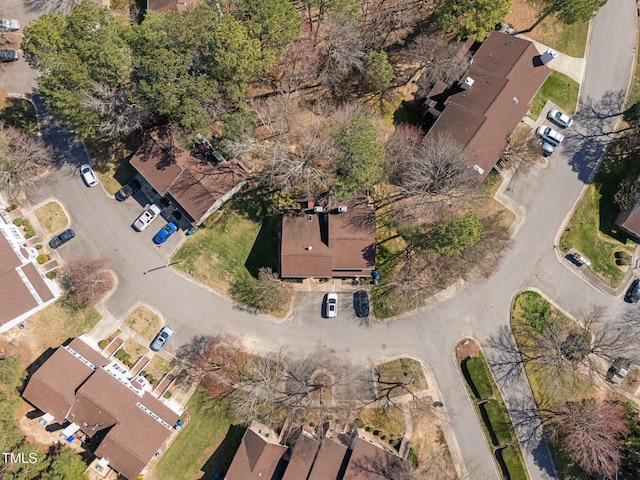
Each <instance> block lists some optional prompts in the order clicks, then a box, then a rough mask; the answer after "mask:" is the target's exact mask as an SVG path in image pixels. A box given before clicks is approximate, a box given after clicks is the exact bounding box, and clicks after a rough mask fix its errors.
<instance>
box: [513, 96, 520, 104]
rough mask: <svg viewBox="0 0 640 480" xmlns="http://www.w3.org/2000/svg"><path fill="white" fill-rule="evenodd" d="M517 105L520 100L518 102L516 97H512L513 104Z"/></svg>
mask: <svg viewBox="0 0 640 480" xmlns="http://www.w3.org/2000/svg"><path fill="white" fill-rule="evenodd" d="M518 103H520V100H518V97H513V104H514V105H518Z"/></svg>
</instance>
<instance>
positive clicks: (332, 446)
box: [309, 437, 347, 480]
mask: <svg viewBox="0 0 640 480" xmlns="http://www.w3.org/2000/svg"><path fill="white" fill-rule="evenodd" d="M346 453H347V447H346V446H344V445H342V444H341V443H338V442H337V441H335V440H334V439H332V438H331V437H324V438H323V439H322V445H320V450H318V455H317V456H316V462H315V463H314V464H313V470H311V475H309V480H335V479H336V478H338V473H339V472H340V468H341V467H342V463H343V461H344V458H345V454H346Z"/></svg>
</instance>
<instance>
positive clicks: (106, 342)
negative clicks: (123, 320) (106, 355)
mask: <svg viewBox="0 0 640 480" xmlns="http://www.w3.org/2000/svg"><path fill="white" fill-rule="evenodd" d="M109 343H110V340H109V339H108V338H105V339H104V340H100V341H99V342H98V347H99V348H100V350H104V349H105V348H107V345H109Z"/></svg>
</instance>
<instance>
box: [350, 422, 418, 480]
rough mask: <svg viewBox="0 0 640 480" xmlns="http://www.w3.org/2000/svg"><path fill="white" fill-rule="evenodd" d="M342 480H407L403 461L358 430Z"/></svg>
mask: <svg viewBox="0 0 640 480" xmlns="http://www.w3.org/2000/svg"><path fill="white" fill-rule="evenodd" d="M351 448H352V450H353V451H352V453H351V458H350V459H349V465H348V466H347V470H346V471H345V473H344V477H342V478H343V480H386V479H389V478H393V479H394V480H408V475H407V473H408V471H407V469H406V465H405V461H404V460H402V459H401V458H400V457H399V456H397V455H396V454H394V453H392V452H390V451H389V450H386V449H383V448H381V446H380V445H378V444H377V442H376V440H375V439H373V438H368V435H367V434H366V433H365V432H364V431H362V430H358V436H357V437H356V438H355V440H354V441H353V443H352V446H351Z"/></svg>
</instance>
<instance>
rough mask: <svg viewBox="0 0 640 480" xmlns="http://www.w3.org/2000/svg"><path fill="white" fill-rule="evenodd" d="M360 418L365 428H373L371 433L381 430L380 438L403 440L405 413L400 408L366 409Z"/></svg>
mask: <svg viewBox="0 0 640 480" xmlns="http://www.w3.org/2000/svg"><path fill="white" fill-rule="evenodd" d="M358 416H359V418H360V419H361V420H362V422H363V423H364V426H365V427H371V431H373V430H379V431H380V436H382V435H386V436H387V437H388V438H402V436H403V435H404V425H405V424H404V413H403V412H402V410H401V409H400V408H396V407H391V408H387V409H383V408H375V407H370V408H364V409H362V410H361V411H360V412H359V413H358Z"/></svg>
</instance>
